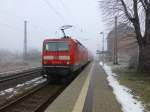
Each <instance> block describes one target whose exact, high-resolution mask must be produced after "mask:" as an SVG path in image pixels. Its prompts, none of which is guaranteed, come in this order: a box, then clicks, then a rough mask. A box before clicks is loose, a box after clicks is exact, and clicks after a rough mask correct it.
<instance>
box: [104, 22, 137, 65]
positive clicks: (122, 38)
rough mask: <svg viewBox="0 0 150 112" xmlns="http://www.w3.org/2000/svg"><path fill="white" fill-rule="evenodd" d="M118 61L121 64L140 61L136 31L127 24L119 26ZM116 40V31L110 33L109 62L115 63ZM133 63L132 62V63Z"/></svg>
mask: <svg viewBox="0 0 150 112" xmlns="http://www.w3.org/2000/svg"><path fill="white" fill-rule="evenodd" d="M117 31H118V36H117V43H118V44H117V45H118V61H119V62H120V63H128V64H129V62H131V63H137V59H138V44H137V40H136V37H135V33H134V29H133V28H132V27H129V26H128V25H126V24H120V25H119V26H118V29H117ZM114 38H115V29H113V30H112V31H110V33H109V34H108V37H107V49H108V54H107V60H109V61H113V57H114ZM131 60H132V61H133V62H132V61H131Z"/></svg>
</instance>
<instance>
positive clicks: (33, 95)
mask: <svg viewBox="0 0 150 112" xmlns="http://www.w3.org/2000/svg"><path fill="white" fill-rule="evenodd" d="M64 88H65V86H64V85H54V84H53V85H50V84H48V83H44V84H42V85H40V86H38V88H36V89H33V90H32V91H30V92H28V93H26V94H24V95H23V96H21V97H19V98H17V99H15V100H13V101H12V102H9V103H8V104H6V105H4V106H2V107H0V112H42V111H43V109H45V107H46V106H47V105H48V104H50V103H51V102H52V101H53V100H54V99H55V98H56V97H57V96H58V95H59V94H60V93H61V92H62V91H63V90H64Z"/></svg>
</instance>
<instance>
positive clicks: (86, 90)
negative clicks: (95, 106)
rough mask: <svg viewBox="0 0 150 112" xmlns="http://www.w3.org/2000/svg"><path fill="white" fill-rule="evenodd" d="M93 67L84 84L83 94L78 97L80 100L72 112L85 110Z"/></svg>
mask: <svg viewBox="0 0 150 112" xmlns="http://www.w3.org/2000/svg"><path fill="white" fill-rule="evenodd" d="M93 65H94V63H93ZM93 65H92V68H91V70H90V72H89V74H88V77H87V78H86V81H85V82H84V85H83V87H82V90H81V92H80V94H79V96H78V99H77V101H76V103H75V106H74V108H73V110H72V112H82V110H83V107H84V102H85V99H86V96H87V92H88V87H89V84H90V78H91V75H92V71H93V68H94V66H93Z"/></svg>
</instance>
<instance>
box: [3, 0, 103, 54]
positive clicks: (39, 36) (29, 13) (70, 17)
mask: <svg viewBox="0 0 150 112" xmlns="http://www.w3.org/2000/svg"><path fill="white" fill-rule="evenodd" d="M24 20H27V21H28V47H29V48H37V49H40V50H41V49H42V48H41V47H42V41H43V40H44V39H45V38H56V37H60V36H62V34H61V32H60V30H59V27H60V26H61V25H66V24H70V25H73V26H74V27H73V28H71V29H69V30H67V31H66V33H67V34H68V35H71V36H73V37H74V38H76V39H78V40H79V41H81V43H83V44H84V45H85V46H86V47H87V48H89V49H90V50H91V51H92V52H93V53H94V52H95V51H96V50H97V48H99V49H100V42H101V38H100V37H102V35H100V34H99V32H101V31H104V30H105V28H104V24H103V21H102V18H101V15H100V9H99V6H98V1H97V0H0V48H5V49H10V50H12V51H22V49H23V25H24V23H23V22H24Z"/></svg>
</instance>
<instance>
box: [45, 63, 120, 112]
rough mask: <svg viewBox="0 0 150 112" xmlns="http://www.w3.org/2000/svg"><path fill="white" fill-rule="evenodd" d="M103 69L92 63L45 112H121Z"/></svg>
mask: <svg viewBox="0 0 150 112" xmlns="http://www.w3.org/2000/svg"><path fill="white" fill-rule="evenodd" d="M106 78H107V75H106V73H105V71H104V70H103V68H102V67H101V66H100V65H99V64H98V62H96V61H94V62H92V63H91V64H89V65H88V66H87V67H86V68H85V69H84V71H82V72H81V73H80V74H79V76H78V77H77V78H76V79H75V80H74V81H73V82H72V83H71V84H70V85H69V86H68V87H67V88H66V89H65V90H64V92H63V93H62V94H61V95H60V96H58V98H57V99H56V100H55V101H54V102H53V103H52V104H51V105H49V107H48V108H47V109H46V110H45V112H121V106H120V104H119V103H118V102H117V100H116V98H115V96H114V94H113V92H112V88H111V87H110V86H109V85H108V82H107V79H106Z"/></svg>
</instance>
